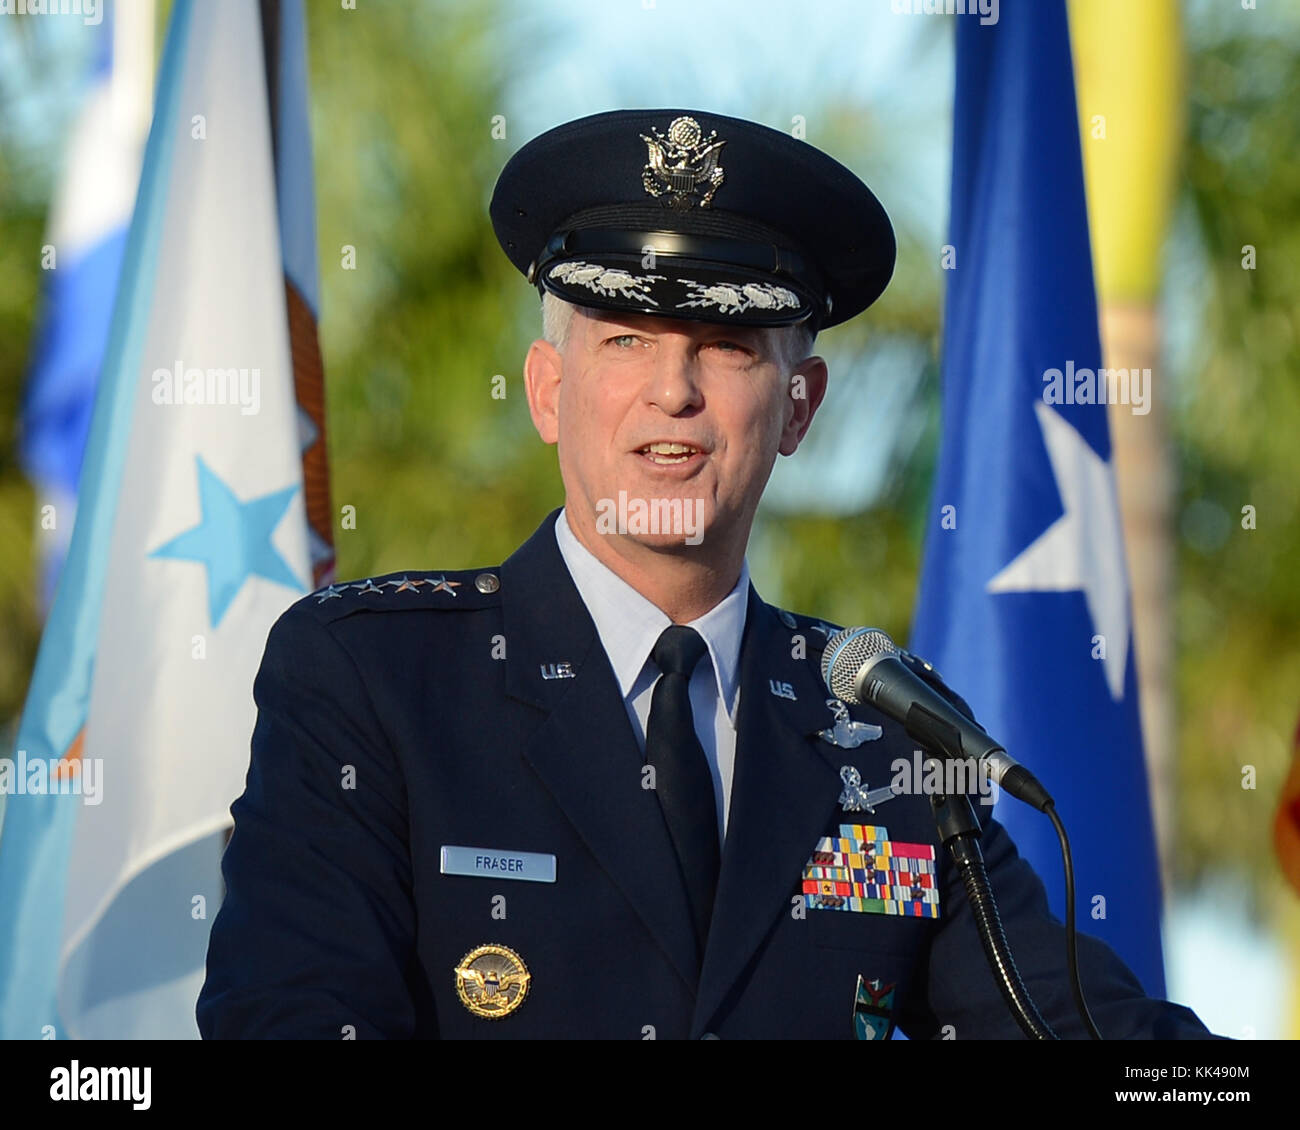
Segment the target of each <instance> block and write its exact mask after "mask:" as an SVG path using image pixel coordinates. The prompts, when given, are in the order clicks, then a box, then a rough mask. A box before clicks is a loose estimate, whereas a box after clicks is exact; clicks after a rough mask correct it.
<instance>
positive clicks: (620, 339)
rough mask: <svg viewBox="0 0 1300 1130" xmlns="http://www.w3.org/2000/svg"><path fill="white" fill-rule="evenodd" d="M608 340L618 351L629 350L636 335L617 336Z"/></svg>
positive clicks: (634, 341)
mask: <svg viewBox="0 0 1300 1130" xmlns="http://www.w3.org/2000/svg"><path fill="white" fill-rule="evenodd" d="M608 340H609V342H611V343H612V344H613V345H614V346H615V347H616V348H618V349H629V348H631V346H632V345H634V344H635V343H636V334H619V335H618V336H617V337H611V338H609V339H608Z"/></svg>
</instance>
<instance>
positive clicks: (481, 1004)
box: [456, 945, 532, 1020]
mask: <svg viewBox="0 0 1300 1130" xmlns="http://www.w3.org/2000/svg"><path fill="white" fill-rule="evenodd" d="M531 977H532V974H530V973H529V972H528V967H527V966H526V965H525V964H524V959H523V958H522V957H520V956H519V955H518V954H517V953H515V951H514V950H512V949H508V948H507V947H506V946H495V945H487V946H479V947H478V948H477V949H472V950H470V951H469V953H467V954H466V955H465V956H464V957H462V958H461V959H460V964H459V965H458V966H456V995H457V996H459V997H460V1000H461V1003H462V1004H463V1005H464V1006H465V1007H466V1008H467V1009H469V1010H470V1012H472V1013H473V1014H474V1015H475V1016H482V1017H486V1018H487V1019H489V1020H496V1019H498V1018H500V1017H502V1016H506V1015H508V1014H509V1013H512V1012H514V1010H515V1009H517V1008H518V1007H519V1006H520V1005H521V1004H523V1003H524V997H526V996H527V995H528V982H529V980H530V979H531Z"/></svg>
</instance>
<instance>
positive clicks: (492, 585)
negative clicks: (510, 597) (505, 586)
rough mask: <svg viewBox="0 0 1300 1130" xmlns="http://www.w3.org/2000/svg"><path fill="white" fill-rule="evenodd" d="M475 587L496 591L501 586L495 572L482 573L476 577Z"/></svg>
mask: <svg viewBox="0 0 1300 1130" xmlns="http://www.w3.org/2000/svg"><path fill="white" fill-rule="evenodd" d="M474 587H475V588H476V589H478V591H479V592H496V591H497V589H499V588H500V587H501V582H500V581H499V580H497V575H496V574H495V573H480V574H479V575H478V576H477V577H475V578H474Z"/></svg>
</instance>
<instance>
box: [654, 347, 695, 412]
mask: <svg viewBox="0 0 1300 1130" xmlns="http://www.w3.org/2000/svg"><path fill="white" fill-rule="evenodd" d="M646 400H647V401H648V402H649V403H651V404H654V405H656V406H657V407H658V408H659V409H660V410H661V411H663V412H665V413H667V414H668V415H669V416H677V415H679V414H680V413H682V412H684V411H686V410H687V409H690V408H698V407H700V406H701V405H702V404H703V403H704V394H703V393H702V392H701V390H700V383H699V360H698V359H697V358H696V356H695V351H694V349H692V348H691V346H690V344H689V343H687V344H683V345H676V344H674V345H671V346H661V348H660V350H659V356H658V357H657V358H656V359H655V369H654V373H653V374H652V375H651V377H650V379H649V380H648V381H647V384H646Z"/></svg>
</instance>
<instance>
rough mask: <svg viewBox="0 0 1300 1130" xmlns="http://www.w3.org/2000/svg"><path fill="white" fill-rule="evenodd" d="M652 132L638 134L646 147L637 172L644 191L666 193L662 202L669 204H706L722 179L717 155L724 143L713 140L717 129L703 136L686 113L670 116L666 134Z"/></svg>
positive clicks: (698, 125) (678, 206)
mask: <svg viewBox="0 0 1300 1130" xmlns="http://www.w3.org/2000/svg"><path fill="white" fill-rule="evenodd" d="M652 129H653V127H652ZM653 132H654V136H653V137H649V136H647V135H646V134H644V133H643V134H641V135H640V136H641V140H642V141H644V142H645V143H646V148H647V150H648V154H647V159H646V166H645V169H644V170H643V171H642V173H641V184H642V186H643V187H644V188H645V190H646V192H648V193H649V194H650V195H651V196H666V197H667V200H666V201H665V203H667V204H669V205H670V206H671V207H673V208H689V207H691V206H692V205H694V204H698V205H699V207H701V208H707V207H708V206H709V203H710V201H712V199H713V194H714V193H715V192H717V191H718V188H719V187H720V186H721V185H722V182H723V180H725V179H726V177H725V174H724V173H723V171H722V166H721V165H719V164H718V156H719V154H720V153H721V151H722V147H723V146H724V145H726V144H727V143H726V142H725V141H718V140H716V139H717V136H718V131H717V130H714V131H713V132H712V133H710V134H709V136H708V137H704V136H703V133H704V131H703V130H701V129H700V123H699V122H697V121H696V120H695V119H694V118H688V117H681V118H674V119H673V120H672V124H670V125H669V127H668V134H667V136H665V135H664V134H662V133H660V132H659V131H658V130H657V129H655V130H654V131H653ZM697 197H698V199H697Z"/></svg>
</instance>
